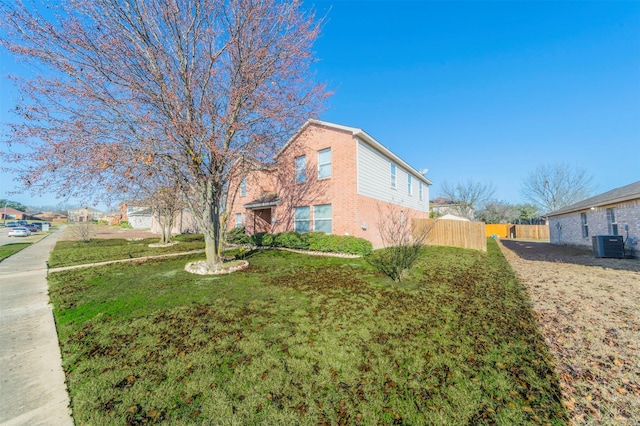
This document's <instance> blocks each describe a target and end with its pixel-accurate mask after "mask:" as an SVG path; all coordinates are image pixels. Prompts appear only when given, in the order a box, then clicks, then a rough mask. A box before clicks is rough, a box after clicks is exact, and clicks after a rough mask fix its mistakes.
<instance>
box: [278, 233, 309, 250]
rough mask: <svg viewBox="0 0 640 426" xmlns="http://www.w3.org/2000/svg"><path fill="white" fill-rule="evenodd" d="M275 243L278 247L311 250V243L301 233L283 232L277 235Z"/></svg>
mask: <svg viewBox="0 0 640 426" xmlns="http://www.w3.org/2000/svg"><path fill="white" fill-rule="evenodd" d="M274 243H275V246H276V247H288V248H294V249H301V250H306V249H308V248H309V242H308V241H307V239H306V238H304V236H303V234H301V233H299V232H282V233H280V234H277V235H275V238H274Z"/></svg>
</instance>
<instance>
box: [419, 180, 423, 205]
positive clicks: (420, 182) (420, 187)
mask: <svg viewBox="0 0 640 426" xmlns="http://www.w3.org/2000/svg"><path fill="white" fill-rule="evenodd" d="M418 194H419V195H420V201H422V200H424V191H423V189H422V181H418Z"/></svg>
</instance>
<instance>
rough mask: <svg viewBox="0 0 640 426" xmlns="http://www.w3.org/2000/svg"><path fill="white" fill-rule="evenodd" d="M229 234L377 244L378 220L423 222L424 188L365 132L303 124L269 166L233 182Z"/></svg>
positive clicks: (412, 172)
mask: <svg viewBox="0 0 640 426" xmlns="http://www.w3.org/2000/svg"><path fill="white" fill-rule="evenodd" d="M236 183H237V185H234V186H237V187H238V192H237V194H232V195H231V197H230V200H229V202H228V210H227V211H228V212H229V221H228V223H227V227H228V228H233V227H242V226H244V227H245V229H246V231H247V233H249V234H253V233H256V232H271V233H276V232H283V231H298V232H310V231H321V232H325V233H328V234H336V235H352V236H356V237H361V238H365V239H367V240H369V241H371V242H372V244H373V246H374V247H379V246H381V244H382V241H381V238H380V231H379V228H378V226H379V223H380V222H381V217H380V213H383V214H384V213H389V210H391V209H395V212H394V213H395V214H402V215H406V216H407V217H420V218H428V216H429V186H430V185H431V182H430V181H429V180H428V179H427V178H426V177H424V175H423V174H422V173H420V171H418V170H416V169H414V168H413V167H412V166H410V165H409V164H408V163H407V162H406V161H404V160H403V159H401V158H399V157H398V156H397V155H396V154H394V153H393V152H391V151H390V150H389V149H388V148H386V147H385V146H384V145H382V144H381V143H380V142H378V141H377V140H375V139H374V138H373V137H372V136H370V135H369V134H367V133H366V132H365V131H363V130H362V129H359V128H355V127H349V126H343V125H339V124H334V123H328V122H325V121H319V120H308V121H307V122H306V123H305V124H304V125H303V126H302V128H301V129H300V130H298V132H297V133H296V134H295V135H294V136H293V137H292V138H291V139H290V140H289V142H288V143H287V144H286V145H285V146H284V147H283V148H282V150H281V151H280V152H279V153H278V154H277V155H276V157H275V159H274V164H272V165H270V166H269V167H268V168H267V167H263V168H258V170H254V171H252V172H250V173H248V174H247V175H246V176H242V177H241V178H239V182H236Z"/></svg>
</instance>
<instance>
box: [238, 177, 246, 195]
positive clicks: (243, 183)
mask: <svg viewBox="0 0 640 426" xmlns="http://www.w3.org/2000/svg"><path fill="white" fill-rule="evenodd" d="M246 195H247V178H246V177H244V178H242V180H241V181H240V196H241V197H244V196H246Z"/></svg>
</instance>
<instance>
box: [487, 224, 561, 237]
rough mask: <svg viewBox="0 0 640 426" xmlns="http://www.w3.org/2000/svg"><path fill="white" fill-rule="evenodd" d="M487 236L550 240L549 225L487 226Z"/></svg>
mask: <svg viewBox="0 0 640 426" xmlns="http://www.w3.org/2000/svg"><path fill="white" fill-rule="evenodd" d="M484 229H485V235H486V236H487V237H491V236H492V235H497V236H498V237H500V238H527V239H531V240H548V239H549V225H512V224H510V223H498V224H486V225H485V226H484Z"/></svg>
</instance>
